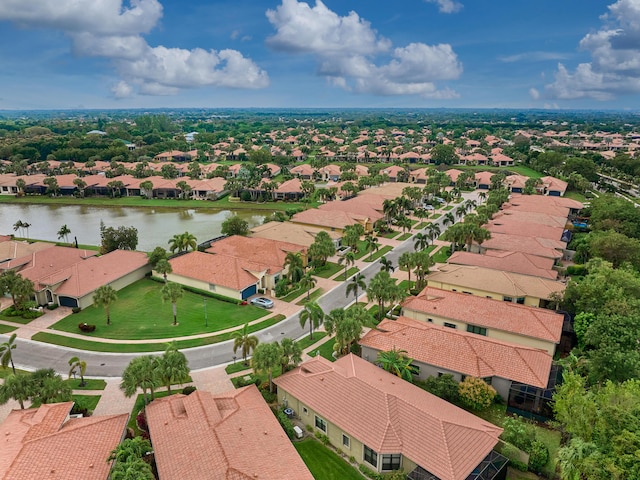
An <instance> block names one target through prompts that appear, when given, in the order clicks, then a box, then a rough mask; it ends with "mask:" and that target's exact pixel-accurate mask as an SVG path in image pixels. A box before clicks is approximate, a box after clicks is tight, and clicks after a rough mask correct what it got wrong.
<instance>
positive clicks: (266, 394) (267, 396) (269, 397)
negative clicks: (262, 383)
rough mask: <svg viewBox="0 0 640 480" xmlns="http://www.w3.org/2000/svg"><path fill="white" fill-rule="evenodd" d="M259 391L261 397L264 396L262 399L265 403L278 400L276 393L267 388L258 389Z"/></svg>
mask: <svg viewBox="0 0 640 480" xmlns="http://www.w3.org/2000/svg"><path fill="white" fill-rule="evenodd" d="M260 393H262V398H264V401H265V402H267V403H275V402H276V401H277V400H278V394H277V393H271V392H270V391H269V389H266V390H260Z"/></svg>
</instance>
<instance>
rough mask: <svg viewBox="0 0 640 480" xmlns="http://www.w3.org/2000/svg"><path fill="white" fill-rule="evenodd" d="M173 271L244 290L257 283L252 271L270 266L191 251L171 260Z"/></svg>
mask: <svg viewBox="0 0 640 480" xmlns="http://www.w3.org/2000/svg"><path fill="white" fill-rule="evenodd" d="M169 263H170V264H171V268H172V270H173V272H172V273H171V275H178V276H181V277H186V278H194V279H196V280H200V281H202V282H207V283H211V284H213V285H220V286H222V287H227V288H231V289H233V290H244V289H245V288H247V287H249V286H251V285H255V284H256V283H257V281H258V278H257V277H256V276H255V275H253V274H251V273H250V272H251V271H253V272H261V271H264V270H265V269H266V268H268V267H267V266H266V265H264V264H256V263H254V262H249V261H246V260H242V259H239V258H235V257H229V256H227V255H211V254H209V253H204V252H189V253H187V254H185V255H181V256H179V257H176V258H172V259H171V260H169Z"/></svg>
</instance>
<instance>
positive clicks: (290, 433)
mask: <svg viewBox="0 0 640 480" xmlns="http://www.w3.org/2000/svg"><path fill="white" fill-rule="evenodd" d="M272 411H273V413H274V415H275V416H276V418H277V419H278V422H280V425H281V426H282V429H283V430H284V433H286V434H287V437H289V440H293V439H294V438H295V436H296V435H295V432H294V430H293V423H291V420H290V419H289V417H287V415H286V414H285V413H284V412H283V411H282V410H278V409H272Z"/></svg>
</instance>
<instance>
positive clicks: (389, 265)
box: [380, 257, 396, 273]
mask: <svg viewBox="0 0 640 480" xmlns="http://www.w3.org/2000/svg"><path fill="white" fill-rule="evenodd" d="M395 269H396V267H394V266H393V262H392V261H391V260H388V259H387V257H382V258H380V270H384V271H385V272H388V273H393V271H394V270H395Z"/></svg>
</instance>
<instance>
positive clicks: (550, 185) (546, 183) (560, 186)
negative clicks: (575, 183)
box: [536, 176, 568, 197]
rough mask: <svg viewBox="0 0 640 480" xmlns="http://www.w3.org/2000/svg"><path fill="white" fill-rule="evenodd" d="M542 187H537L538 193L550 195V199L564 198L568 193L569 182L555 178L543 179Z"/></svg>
mask: <svg viewBox="0 0 640 480" xmlns="http://www.w3.org/2000/svg"><path fill="white" fill-rule="evenodd" d="M540 181H541V182H542V185H540V186H538V187H536V190H538V193H541V194H542V195H549V196H550V197H562V196H563V195H564V193H565V192H566V191H567V186H568V184H567V182H565V181H563V180H560V179H559V178H555V177H549V176H547V177H542V178H541V179H540Z"/></svg>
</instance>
